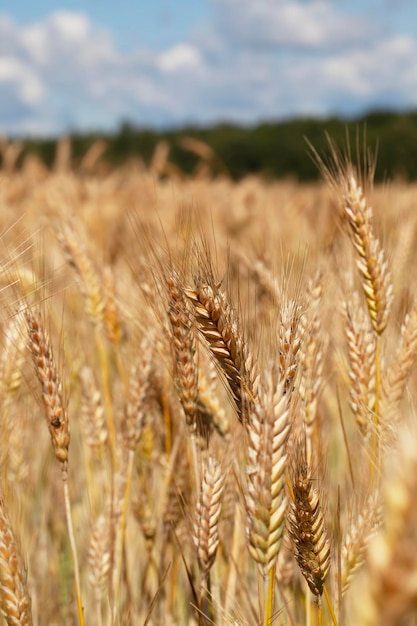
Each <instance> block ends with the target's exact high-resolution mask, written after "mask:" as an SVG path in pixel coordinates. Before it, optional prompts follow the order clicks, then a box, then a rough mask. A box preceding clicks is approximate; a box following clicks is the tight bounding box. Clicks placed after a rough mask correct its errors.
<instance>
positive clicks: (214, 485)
mask: <svg viewBox="0 0 417 626" xmlns="http://www.w3.org/2000/svg"><path fill="white" fill-rule="evenodd" d="M200 474H201V482H200V493H199V496H198V500H197V503H196V508H195V516H194V527H193V540H194V545H195V548H196V551H197V559H198V564H199V567H200V571H201V575H202V580H201V594H200V606H202V605H203V601H204V597H205V596H206V597H207V600H208V602H209V611H210V618H211V619H213V606H212V603H211V597H210V593H209V592H210V570H211V568H212V567H213V563H214V561H215V559H216V553H217V548H218V545H219V540H220V539H219V519H220V512H221V498H222V494H223V490H224V475H223V470H222V467H221V465H220V464H219V463H218V461H217V460H216V458H215V457H214V456H209V457H208V459H207V460H206V461H205V462H204V463H203V466H202V469H201V472H200Z"/></svg>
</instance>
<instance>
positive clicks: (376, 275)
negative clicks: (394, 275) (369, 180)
mask: <svg viewBox="0 0 417 626" xmlns="http://www.w3.org/2000/svg"><path fill="white" fill-rule="evenodd" d="M343 204H344V213H345V216H346V218H347V221H348V224H349V226H350V232H351V238H352V243H353V246H354V248H355V250H356V252H357V254H358V260H357V266H358V269H359V273H360V275H361V277H362V288H363V291H364V294H365V298H366V302H367V305H368V311H369V315H370V318H371V322H372V326H373V328H374V330H375V332H376V333H377V334H378V335H381V333H382V332H383V331H384V329H385V327H386V325H387V322H388V316H389V312H390V307H391V303H392V284H391V276H390V273H389V271H388V264H387V262H386V260H385V256H384V251H383V250H382V248H381V245H380V243H379V241H378V239H377V238H376V237H375V234H374V229H373V223H372V222H373V215H372V208H371V206H370V205H369V204H368V202H367V199H366V196H365V194H364V192H363V190H362V187H361V186H360V185H359V184H358V182H357V180H356V178H355V176H354V175H353V174H350V175H349V174H347V175H346V178H345V180H344V186H343Z"/></svg>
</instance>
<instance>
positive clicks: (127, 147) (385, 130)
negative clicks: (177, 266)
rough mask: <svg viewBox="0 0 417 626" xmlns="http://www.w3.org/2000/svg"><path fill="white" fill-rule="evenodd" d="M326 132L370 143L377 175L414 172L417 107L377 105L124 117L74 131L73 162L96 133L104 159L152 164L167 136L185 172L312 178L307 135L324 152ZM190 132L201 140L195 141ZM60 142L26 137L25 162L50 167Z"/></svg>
mask: <svg viewBox="0 0 417 626" xmlns="http://www.w3.org/2000/svg"><path fill="white" fill-rule="evenodd" d="M326 135H328V136H330V137H332V139H333V140H334V141H335V142H336V144H337V145H338V146H339V147H340V148H341V149H342V150H344V149H345V147H346V143H347V138H348V141H349V143H350V146H351V151H352V154H353V156H355V154H356V146H357V144H358V145H359V148H360V150H362V148H363V145H364V144H366V146H367V147H368V148H369V149H370V151H371V152H372V153H373V154H375V152H376V151H377V167H376V179H377V180H382V179H385V178H390V179H392V178H396V177H401V178H403V179H405V180H414V179H417V111H416V112H414V111H413V112H408V113H401V114H399V113H392V112H374V113H370V114H368V115H366V116H364V117H361V118H358V119H355V120H350V121H346V120H341V119H338V118H328V119H325V120H317V119H296V120H290V121H284V122H273V121H271V122H263V123H260V124H258V125H256V126H251V127H244V126H239V125H236V124H230V123H224V124H217V125H214V126H210V127H199V126H187V127H182V128H178V129H173V130H166V131H156V130H151V129H141V128H138V127H135V126H134V125H132V124H130V123H127V122H125V123H123V124H121V126H120V128H119V130H118V131H117V132H115V133H113V134H104V133H98V132H97V133H89V134H87V133H86V134H78V133H73V134H70V135H69V136H70V138H71V145H72V163H73V165H74V166H75V167H77V164H79V163H80V162H81V159H82V157H83V155H84V154H85V153H86V151H87V150H88V148H89V147H90V146H91V145H92V143H93V142H94V141H96V140H97V139H104V140H105V142H106V145H107V148H106V151H105V153H104V155H103V157H102V161H104V162H106V163H107V164H108V165H109V166H114V165H120V164H122V163H123V162H125V161H126V160H128V159H129V158H132V157H139V158H140V159H142V160H143V161H144V163H145V164H147V165H148V164H149V163H150V161H151V159H152V155H154V151H155V148H156V146H157V145H158V144H159V143H160V142H161V141H165V142H167V145H168V146H169V155H168V159H169V162H170V164H171V165H173V166H174V167H175V168H178V170H180V171H181V172H183V173H185V174H189V173H190V174H191V173H193V172H194V171H196V168H197V167H199V165H200V166H201V162H202V161H204V162H205V163H206V164H207V165H208V166H209V168H210V170H211V171H212V172H213V174H219V173H227V174H228V175H229V176H231V177H232V178H235V179H237V178H240V177H242V176H245V175H247V174H254V173H256V174H261V175H263V176H265V177H267V178H277V177H285V176H295V177H297V178H298V179H299V180H313V179H316V178H317V177H318V176H319V175H320V174H319V172H318V169H317V166H316V164H315V163H314V162H313V159H312V158H311V155H310V154H309V152H310V151H309V148H308V145H307V141H306V140H308V141H309V142H310V143H311V144H312V145H313V146H314V147H315V149H316V150H317V151H318V152H319V153H320V154H326V153H328V145H327V138H326ZM189 138H193V139H194V140H198V141H199V142H203V144H199V143H198V142H195V141H194V142H190V141H189ZM187 139H188V141H187ZM204 144H206V145H205V146H204ZM207 146H208V147H209V148H210V149H208V148H207ZM55 149H56V142H55V140H52V139H38V138H37V139H28V140H25V142H24V149H23V152H22V155H21V161H23V159H24V156H25V155H26V154H28V153H35V154H37V155H39V156H40V157H41V158H42V160H43V161H44V162H45V163H46V164H47V165H48V166H49V165H52V163H53V160H54V156H55ZM362 158H363V157H362Z"/></svg>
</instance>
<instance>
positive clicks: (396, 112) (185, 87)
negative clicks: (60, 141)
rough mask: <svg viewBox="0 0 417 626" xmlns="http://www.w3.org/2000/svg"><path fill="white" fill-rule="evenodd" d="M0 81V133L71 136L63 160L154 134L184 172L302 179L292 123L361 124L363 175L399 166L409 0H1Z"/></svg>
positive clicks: (408, 122)
mask: <svg viewBox="0 0 417 626" xmlns="http://www.w3.org/2000/svg"><path fill="white" fill-rule="evenodd" d="M0 94H1V96H0V134H1V135H2V136H3V137H6V138H8V139H9V140H10V138H12V139H14V140H19V141H22V142H23V143H22V150H21V155H20V158H24V155H25V154H27V153H28V152H35V153H37V154H39V155H40V156H41V158H42V159H43V160H44V161H45V162H46V163H47V164H50V162H51V160H52V159H53V158H54V157H53V155H54V153H55V147H54V146H55V141H56V139H57V138H58V137H63V136H70V137H71V148H72V159H73V162H74V164H76V163H77V159H78V160H79V159H81V157H82V155H83V154H85V152H86V150H88V149H89V148H90V147H91V145H92V144H93V143H94V142H97V141H98V140H103V141H104V142H105V143H103V152H104V151H105V156H106V159H107V160H108V162H109V163H113V164H118V163H120V162H122V161H124V160H126V159H128V158H131V157H134V156H136V157H140V158H141V159H143V161H144V162H145V163H149V161H150V160H151V159H152V158H155V150H156V148H157V147H159V148H158V149H159V154H160V153H161V151H162V152H163V151H165V152H167V151H169V159H170V162H171V163H172V165H173V166H175V167H177V168H178V170H179V171H182V172H186V173H187V172H192V171H193V168H195V165H196V162H197V161H198V160H200V161H201V159H202V158H204V159H205V160H206V162H207V163H210V167H211V169H212V172H213V173H214V174H218V173H222V174H224V173H227V174H228V175H230V176H232V177H233V178H239V177H241V176H244V175H246V174H248V173H254V172H256V173H262V174H263V175H264V176H267V177H279V176H286V175H289V174H291V175H295V176H296V177H298V178H300V179H307V178H314V177H315V176H316V175H317V171H316V170H317V168H316V166H315V165H314V164H313V163H312V161H311V159H310V158H309V157H308V155H307V146H306V141H305V137H307V138H308V139H309V140H310V141H311V142H312V143H313V144H314V145H315V146H316V147H317V148H318V149H320V147H321V146H322V145H324V143H325V132H326V131H327V132H329V133H330V134H331V135H332V136H333V137H334V138H335V139H336V140H338V139H339V140H343V139H344V138H345V136H346V133H348V134H349V133H350V134H351V135H352V136H354V135H355V132H356V130H357V129H358V128H359V129H361V131H362V130H363V129H364V128H366V135H367V142H368V143H369V144H370V145H371V146H373V147H376V146H377V145H378V153H379V156H378V168H377V176H379V178H383V177H386V176H390V177H401V178H404V179H413V178H417V3H416V2H414V0H396V1H393V0H351V1H350V2H349V3H346V2H342V1H341V0H334V1H328V0H304V1H303V0H193V2H190V1H189V0H153V2H145V1H139V0H136V1H135V0H119V2H117V3H116V2H115V1H114V0H113V1H112V0H84V1H81V0H74V1H73V2H67V3H65V4H63V3H62V2H59V0H42V2H39V3H34V2H31V0H17V1H16V2H13V3H8V4H7V5H5V4H4V3H3V4H2V5H0ZM4 141H5V140H4V139H3V145H4ZM161 142H162V143H161Z"/></svg>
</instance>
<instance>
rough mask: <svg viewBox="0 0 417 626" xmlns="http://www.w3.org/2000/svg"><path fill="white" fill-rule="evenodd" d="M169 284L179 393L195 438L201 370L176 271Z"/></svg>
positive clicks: (184, 298) (173, 350)
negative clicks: (199, 371) (199, 370)
mask: <svg viewBox="0 0 417 626" xmlns="http://www.w3.org/2000/svg"><path fill="white" fill-rule="evenodd" d="M166 283H167V293H168V318H169V322H170V329H171V340H172V341H171V345H172V352H173V362H174V371H175V378H176V383H177V390H178V395H179V398H180V401H181V404H182V408H183V410H184V414H185V419H186V422H187V425H188V428H189V430H190V433H191V434H192V435H194V434H195V433H196V432H197V427H198V411H197V398H198V368H197V363H196V346H195V338H194V332H193V328H192V324H191V321H190V315H189V312H188V307H187V304H188V301H187V299H186V297H185V295H184V291H183V287H182V286H181V284H180V281H179V278H178V275H177V274H176V272H175V271H173V270H172V271H171V272H170V274H169V275H168V276H167V278H166ZM188 306H189V305H188Z"/></svg>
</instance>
